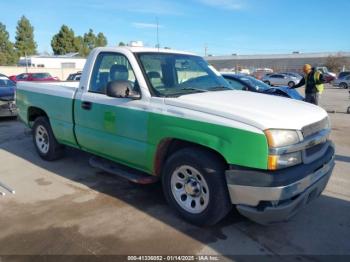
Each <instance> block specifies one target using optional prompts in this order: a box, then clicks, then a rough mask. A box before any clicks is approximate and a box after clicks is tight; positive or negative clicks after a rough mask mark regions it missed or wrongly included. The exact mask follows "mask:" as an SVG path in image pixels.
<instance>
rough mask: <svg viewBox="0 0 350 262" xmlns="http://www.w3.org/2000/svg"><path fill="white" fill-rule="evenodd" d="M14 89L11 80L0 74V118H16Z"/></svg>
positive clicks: (14, 85)
mask: <svg viewBox="0 0 350 262" xmlns="http://www.w3.org/2000/svg"><path fill="white" fill-rule="evenodd" d="M15 87H16V84H15V83H14V82H13V81H12V80H11V79H9V78H8V77H7V76H5V75H3V74H0V117H12V116H17V108H16V104H15Z"/></svg>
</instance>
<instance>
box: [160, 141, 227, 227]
mask: <svg viewBox="0 0 350 262" xmlns="http://www.w3.org/2000/svg"><path fill="white" fill-rule="evenodd" d="M224 172H225V165H224V163H223V161H222V160H221V159H220V158H219V157H218V156H216V155H215V154H213V153H211V152H209V151H206V150H204V149H200V148H195V147H194V148H192V147H191V148H185V149H181V150H179V151H177V152H175V153H174V154H173V155H171V156H170V157H169V158H168V159H167V161H166V163H165V166H164V169H163V172H162V186H163V191H164V195H165V198H166V200H167V201H168V203H169V204H170V206H172V207H173V208H174V209H175V210H176V211H177V212H178V213H179V215H180V216H182V217H183V218H185V219H186V220H187V221H189V222H190V223H192V224H195V225H199V226H209V225H214V224H216V223H217V222H219V221H220V220H221V219H223V218H224V217H225V216H226V215H227V214H228V212H229V211H230V210H231V208H232V204H231V201H230V198H229V194H228V188H227V184H226V179H225V174H224Z"/></svg>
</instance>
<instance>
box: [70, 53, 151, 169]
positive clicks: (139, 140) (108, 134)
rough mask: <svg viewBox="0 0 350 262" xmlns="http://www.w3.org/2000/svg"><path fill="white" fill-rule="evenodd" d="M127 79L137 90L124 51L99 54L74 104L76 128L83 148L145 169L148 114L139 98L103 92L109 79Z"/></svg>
mask: <svg viewBox="0 0 350 262" xmlns="http://www.w3.org/2000/svg"><path fill="white" fill-rule="evenodd" d="M116 80H128V81H130V83H131V85H132V86H133V89H134V90H133V91H134V93H137V92H138V93H139V94H140V90H139V88H138V82H137V79H136V78H135V74H134V71H133V69H132V67H131V65H130V63H129V61H128V59H127V57H126V56H124V55H123V54H119V53H115V52H101V53H99V54H98V56H97V58H96V61H95V65H94V68H93V71H92V74H91V77H90V83H89V86H88V87H86V89H87V90H86V91H85V92H83V93H82V95H81V96H80V98H79V97H78V98H77V100H76V102H75V105H74V114H75V131H76V137H77V141H78V143H79V145H80V146H81V147H82V149H85V150H87V151H89V152H92V153H95V154H97V155H100V156H102V157H105V158H109V159H111V160H115V161H117V162H121V163H123V164H126V165H128V166H132V167H134V168H139V169H143V170H145V171H146V166H147V163H146V159H147V157H146V156H147V153H146V152H147V124H148V113H147V111H146V110H145V109H144V108H145V104H144V103H145V102H143V100H142V99H141V94H140V99H130V98H114V97H108V96H107V95H106V87H107V84H108V82H110V81H116Z"/></svg>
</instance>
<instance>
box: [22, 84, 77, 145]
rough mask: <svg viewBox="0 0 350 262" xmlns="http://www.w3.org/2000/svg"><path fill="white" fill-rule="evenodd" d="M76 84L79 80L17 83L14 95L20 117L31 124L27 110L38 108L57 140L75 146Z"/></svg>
mask: <svg viewBox="0 0 350 262" xmlns="http://www.w3.org/2000/svg"><path fill="white" fill-rule="evenodd" d="M78 86H79V82H45V83H42V82H40V83H38V82H19V83H17V91H16V97H17V106H18V108H19V112H20V117H21V119H22V120H23V121H24V122H25V123H26V124H27V125H28V126H31V125H32V123H31V119H29V118H28V115H27V114H28V111H30V110H36V109H37V108H39V109H41V110H43V111H45V113H46V114H47V116H48V118H49V120H50V124H51V126H52V129H53V131H54V134H55V137H56V138H57V140H58V141H59V142H61V143H66V144H69V145H71V146H76V145H77V144H76V140H75V137H74V131H73V127H74V121H73V103H74V96H75V92H76V90H77V89H78Z"/></svg>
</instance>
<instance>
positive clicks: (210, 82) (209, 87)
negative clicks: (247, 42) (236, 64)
mask: <svg viewBox="0 0 350 262" xmlns="http://www.w3.org/2000/svg"><path fill="white" fill-rule="evenodd" d="M138 58H139V60H140V62H141V66H142V67H143V69H144V72H145V74H146V77H147V78H148V82H149V83H150V85H151V88H152V89H153V91H154V93H155V94H156V95H157V96H181V95H185V94H190V93H197V92H208V91H220V90H232V88H231V87H230V86H229V84H228V83H227V82H226V81H225V79H224V78H223V77H222V76H221V75H220V74H219V73H217V72H216V70H215V69H214V68H213V67H212V66H210V65H209V64H208V63H207V62H206V61H205V60H204V59H203V58H201V57H199V56H193V55H184V54H169V53H139V54H138Z"/></svg>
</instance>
